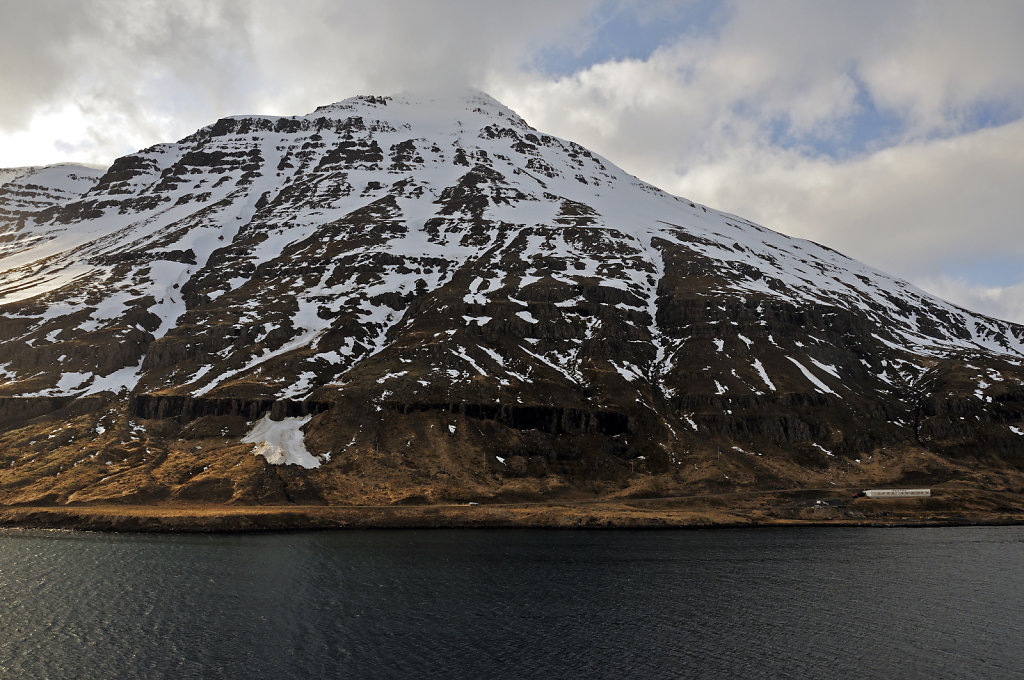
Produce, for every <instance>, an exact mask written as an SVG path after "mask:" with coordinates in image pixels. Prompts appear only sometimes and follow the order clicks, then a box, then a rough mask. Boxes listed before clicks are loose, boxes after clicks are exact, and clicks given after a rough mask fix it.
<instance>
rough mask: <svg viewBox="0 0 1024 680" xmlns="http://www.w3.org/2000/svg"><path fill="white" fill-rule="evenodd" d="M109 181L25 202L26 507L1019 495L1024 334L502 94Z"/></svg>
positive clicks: (5, 236) (199, 147) (6, 387)
mask: <svg viewBox="0 0 1024 680" xmlns="http://www.w3.org/2000/svg"><path fill="white" fill-rule="evenodd" d="M22 179H24V178H22ZM18 181H20V180H18ZM9 184H10V183H8V184H5V185H3V186H2V187H0V191H3V190H4V189H6V188H7V187H8V186H9ZM85 184H88V185H89V186H88V187H86V188H85V190H84V191H82V192H81V193H80V194H78V195H77V196H74V197H70V198H69V197H67V196H66V195H64V194H66V193H67V192H64V194H61V195H60V196H58V195H56V194H54V195H53V196H49V197H48V198H43V199H39V200H37V201H36V202H35V203H33V204H31V205H29V204H28V203H25V204H24V205H23V206H22V207H21V208H17V210H14V209H8V211H9V212H7V213H5V212H3V210H4V208H5V207H6V206H8V205H15V207H17V205H20V204H15V202H14V200H13V199H7V200H8V201H9V202H7V203H4V202H2V201H0V245H2V246H4V247H5V249H3V250H0V271H3V279H2V282H0V348H2V349H0V351H2V352H3V354H2V355H0V356H5V357H7V359H6V361H5V362H4V363H0V380H3V381H4V382H2V383H0V427H6V428H8V429H7V430H5V431H4V434H3V437H2V438H0V443H2V444H3V445H4V447H5V450H6V451H8V452H9V453H7V454H6V455H7V459H6V460H8V461H9V462H8V463H7V468H8V469H15V470H18V471H19V472H18V473H17V474H16V475H15V476H14V477H13V478H11V476H10V475H7V477H8V480H6V481H4V482H0V500H4V499H6V500H7V501H8V502H10V501H17V502H28V501H32V500H33V499H36V500H38V499H41V498H43V499H46V498H48V499H51V500H52V501H53V502H81V501H92V502H99V501H102V500H107V501H109V500H110V499H112V498H116V499H122V498H136V499H150V500H153V501H157V500H159V501H167V500H178V499H188V498H203V499H207V500H210V501H216V502H236V503H263V502H286V501H287V500H295V499H305V500H306V501H309V500H313V501H315V502H324V503H343V502H351V501H352V500H353V499H360V500H367V499H369V500H373V501H375V502H377V501H380V502H394V501H400V500H402V499H405V498H424V499H428V500H438V499H444V498H451V497H479V498H494V497H498V496H502V495H508V494H513V495H515V494H524V495H526V496H530V497H544V496H545V495H550V494H553V493H555V494H557V493H560V492H561V491H564V490H566V489H576V490H583V489H585V490H588V492H592V493H597V494H608V493H624V492H625V491H624V490H629V489H633V490H634V491H636V490H639V489H647V488H654V487H657V488H659V489H670V490H671V489H686V490H692V489H718V488H723V487H733V486H737V487H758V486H764V485H770V484H775V483H779V482H782V481H785V482H787V483H789V482H794V481H799V482H801V483H811V482H813V483H820V484H828V483H833V484H835V483H838V482H840V481H843V482H846V481H852V480H861V479H863V480H870V479H885V478H891V479H893V480H899V479H903V478H905V477H906V476H907V474H911V476H912V475H913V474H923V475H925V477H928V476H929V475H931V476H933V477H935V478H936V479H940V478H941V479H944V480H952V479H958V478H967V477H971V476H972V475H977V474H981V473H980V472H979V470H984V471H985V473H986V474H998V475H999V476H1001V477H1002V478H1005V479H1006V480H1010V479H1012V480H1018V474H1019V472H1020V468H1021V464H1022V459H1024V448H1022V447H1024V415H1022V406H1021V405H1022V403H1024V380H1022V375H1024V370H1022V365H1024V327H1022V326H1019V325H1016V324H1012V323H1009V322H1004V321H1000V320H997V319H992V318H990V317H985V316H983V315H979V314H974V313H972V312H969V311H968V310H964V309H962V308H959V307H957V306H955V305H952V304H950V303H946V302H944V301H941V300H939V299H937V298H935V297H933V296H930V295H928V294H927V293H924V292H923V291H920V290H919V289H917V288H915V287H913V286H911V285H909V284H907V283H906V282H904V281H901V280H899V279H897V278H894V277H891V276H889V275H887V274H884V273H882V272H879V271H877V270H874V269H872V268H870V267H868V266H866V265H863V264H861V263H858V262H856V261H854V260H851V259H850V258H847V257H846V256H844V255H841V254H839V253H837V252H835V251H833V250H831V249H829V248H827V247H825V246H821V245H818V244H815V243H813V242H810V241H805V240H801V239H794V238H791V237H787V236H784V235H782V234H779V233H777V232H773V231H771V230H768V229H765V228H764V227H761V226H759V225H756V224H754V223H752V222H750V221H748V220H745V219H743V218H739V217H736V216H732V215H727V214H725V213H720V212H718V211H715V210H713V209H711V208H709V207H707V206H703V205H700V204H697V203H695V202H692V201H689V200H687V199H683V198H679V197H674V196H670V195H669V194H666V193H665V192H663V191H661V190H660V189H657V188H655V187H653V186H651V185H649V184H647V183H644V182H642V181H641V180H638V179H637V178H635V177H633V176H632V175H629V174H628V173H625V172H624V171H622V170H621V169H619V168H617V167H616V166H615V165H614V164H612V163H611V162H610V161H608V160H607V159H604V158H602V157H600V156H599V155H597V154H594V153H592V152H590V151H588V150H586V149H584V148H583V147H581V146H579V145H578V144H575V143H573V142H568V141H565V140H561V139H558V138H555V137H552V136H550V135H545V134H543V133H541V132H539V131H537V130H535V129H533V128H532V127H530V126H529V125H528V124H527V123H526V122H525V121H524V120H523V119H522V118H520V117H519V116H518V115H517V114H515V113H514V112H512V111H511V110H510V109H508V108H507V107H504V106H503V105H501V104H500V103H498V102H496V101H495V100H493V99H492V98H490V97H488V96H486V95H483V94H482V93H471V94H468V95H460V96H456V97H447V98H435V100H434V101H433V103H429V102H426V101H424V98H423V97H422V96H420V97H394V98H386V97H372V96H371V97H355V98H351V99H348V100H343V101H342V102H337V103H335V104H331V105H328V106H326V107H320V108H319V109H317V110H316V111H314V112H312V113H310V114H306V115H304V116H231V117H227V118H222V119H220V120H218V121H216V122H215V123H213V124H211V125H208V126H205V127H203V128H200V129H199V130H198V131H196V132H195V133H193V134H192V135H189V136H187V137H185V138H183V139H182V140H180V141H179V142H177V143H173V144H158V145H155V146H153V147H150V148H148V149H144V150H142V151H140V152H138V153H136V154H131V155H128V156H125V157H122V158H120V159H117V160H116V161H115V162H114V163H113V164H112V165H111V167H110V168H109V169H108V170H107V171H106V172H105V173H103V174H102V176H99V177H91V176H90V177H89V178H88V179H87V180H83V184H82V186H84V185H85ZM0 199H3V197H2V196H0ZM47 201H49V202H47ZM26 418H28V425H24V424H23V423H24V421H25V420H26ZM61 423H64V424H63V425H62V424H61ZM69 432H73V433H74V434H68V433H69ZM50 435H53V437H52V438H51V437H50ZM41 437H42V438H41ZM67 437H70V439H68V441H67V442H65V443H63V444H61V445H60V446H58V447H53V446H52V441H53V439H64V438H67ZM83 437H84V438H85V439H86V442H84V443H83ZM47 442H49V443H47ZM76 442H77V443H76ZM195 446H199V447H202V448H201V450H202V451H203V452H204V453H203V454H202V455H201V456H198V457H197V454H196V453H195V450H196V449H195V448H194V447H195ZM254 449H257V450H258V452H259V453H261V454H262V455H260V456H254V455H253V450H254ZM723 449H725V450H726V451H727V454H726V460H725V462H722V456H721V451H722V450H723ZM111 451H117V452H118V453H117V454H110V452H111ZM154 452H156V453H154ZM122 454H123V455H122ZM712 456H713V458H712ZM104 457H108V458H110V460H109V461H108V460H100V459H101V458H104ZM40 458H43V459H45V461H46V462H45V463H42V464H41V463H40V462H39V461H40ZM922 458H923V459H924V460H923V461H922V460H918V459H922ZM272 460H273V461H276V462H278V463H285V464H284V465H274V464H272V463H270V461H272ZM869 461H871V462H869ZM880 461H884V462H880ZM3 462H4V460H3V459H0V465H2V464H3ZM108 462H109V465H108V464H107V463H108ZM303 462H304V463H306V464H305V465H304V464H302V463H303ZM115 463H116V464H117V468H116V469H117V470H118V474H117V475H108V474H106V473H108V472H110V469H109V468H110V467H112V466H114V465H115ZM200 463H203V464H202V465H200ZM287 463H294V464H287ZM40 465H42V467H40ZM69 467H70V468H73V469H74V470H75V473H74V475H73V477H74V480H75V481H73V482H69V483H67V484H66V485H65V484H64V483H63V481H62V480H59V479H57V477H58V476H59V475H56V474H53V473H54V472H61V473H62V474H67V470H68V468H69ZM922 470H923V472H922ZM186 473H187V474H186ZM12 479H13V481H12ZM1004 483H1007V484H1008V483H1011V482H1009V481H1005V482H1004ZM1013 483H1017V481H1014V482H1013ZM844 485H845V484H844ZM560 490H561V491H560Z"/></svg>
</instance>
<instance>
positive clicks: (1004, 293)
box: [914, 276, 1024, 323]
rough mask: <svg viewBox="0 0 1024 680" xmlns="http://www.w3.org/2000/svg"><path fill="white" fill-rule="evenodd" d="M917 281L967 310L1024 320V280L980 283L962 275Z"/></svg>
mask: <svg viewBox="0 0 1024 680" xmlns="http://www.w3.org/2000/svg"><path fill="white" fill-rule="evenodd" d="M914 283H915V284H917V285H918V286H920V287H921V288H924V289H925V290H928V291H931V292H932V293H934V294H935V295H938V296H939V297H941V298H943V299H946V300H949V301H950V302H953V303H955V304H958V305H960V306H961V307H964V308H966V309H970V310H973V311H976V312H981V313H982V314H988V315H989V316H994V317H996V318H999V319H1007V320H1009V321H1016V322H1017V323H1024V283H1020V284H1017V285H1016V286H1005V287H999V286H978V285H975V284H972V283H970V282H968V281H967V280H966V279H963V278H955V277H946V276H941V277H926V278H922V279H920V280H918V281H914Z"/></svg>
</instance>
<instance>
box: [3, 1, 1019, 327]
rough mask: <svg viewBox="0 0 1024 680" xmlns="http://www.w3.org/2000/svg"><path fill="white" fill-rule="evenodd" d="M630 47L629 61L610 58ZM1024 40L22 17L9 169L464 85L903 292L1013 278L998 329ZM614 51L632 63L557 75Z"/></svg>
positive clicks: (781, 5) (846, 20)
mask: <svg viewBox="0 0 1024 680" xmlns="http://www.w3.org/2000/svg"><path fill="white" fill-rule="evenodd" d="M709 7H710V9H709ZM688 17H693V19H692V20H690V19H689V18H688ZM694 22H697V23H694ZM667 25H672V26H678V27H679V29H678V32H677V33H676V34H675V38H674V39H673V38H672V37H671V34H666V33H665V32H664V30H662V29H664V26H667ZM617 27H627V28H628V29H629V30H630V31H631V33H630V36H629V41H631V43H630V45H629V48H628V49H610V48H608V47H607V41H609V40H614V39H615V35H616V34H615V30H617ZM645 31H647V32H646V33H645ZM1022 34H1024V4H1021V3H1019V2H1016V1H1014V0H1007V1H999V0H989V1H988V2H985V3H983V4H971V5H969V4H967V3H963V2H958V1H956V0H903V1H901V2H890V1H888V0H886V1H882V0H863V1H862V2H857V3H835V2H829V3H826V2H817V1H812V2H807V1H798V0H773V1H772V2H729V1H728V0H723V1H722V2H720V3H717V4H716V3H712V2H711V1H710V0H687V1H686V2H666V1H665V0H646V1H645V2H642V3H632V2H624V1H623V0H566V1H565V2H559V3H550V2H547V1H542V0H523V1H522V2H518V3H503V4H496V3H480V2H475V1H471V0H437V1H436V2H430V3H425V2H415V1H413V0H405V1H403V0H394V1H392V2H384V1H378V2H355V1H350V2H334V1H331V0H294V1H293V2H289V3H283V2H278V1H276V0H250V1H248V2H244V3H243V2H230V1H228V0H208V1H201V0H179V1H177V2H173V3H170V2H161V1H158V0H92V1H82V0H47V1H43V2H32V3H27V2H26V3H11V2H8V3H4V4H2V5H0V58H2V59H3V63H4V64H5V68H4V69H3V70H2V71H0V91H3V92H4V94H5V96H4V97H3V98H2V99H0V165H15V164H27V163H42V162H54V161H58V160H68V159H69V158H68V156H69V155H71V156H72V159H74V160H82V161H92V162H104V161H106V162H109V161H110V160H111V159H112V158H113V157H114V156H116V155H120V154H123V153H128V152H130V151H133V150H135V149H137V148H141V147H144V146H148V145H150V144H153V143H156V142H159V141H166V140H169V139H177V138H180V137H182V136H184V135H186V134H188V133H190V132H191V131H193V130H194V129H196V128H197V127H200V126H201V125H205V124H207V123H209V122H211V121H213V120H215V119H216V118H218V117H220V116H224V115H231V114H237V113H255V112H259V113H270V114H275V113H276V114H295V113H304V112H307V111H311V110H312V109H313V108H315V107H316V106H318V105H321V104H326V103H329V102H332V101H336V100H339V99H342V98H345V97H348V96H351V95H353V94H358V93H376V94H387V93H391V92H395V91H399V90H406V89H438V88H446V87H450V86H465V85H471V86H476V87H480V88H482V89H485V90H488V91H490V92H491V93H492V94H494V95H496V96H497V97H498V98H499V99H501V100H503V101H504V102H505V103H506V104H508V105H510V106H511V107H512V108H514V109H516V110H517V111H518V112H519V113H521V114H522V115H523V116H524V117H525V118H526V119H527V120H528V121H530V122H531V123H532V124H534V125H535V126H537V127H539V128H541V129H544V130H545V131H549V132H552V133H554V134H557V135H559V136H562V137H567V138H570V139H573V140H575V141H578V142H580V143H582V144H584V145H585V146H588V147H590V148H592V149H594V150H595V151H597V152H599V153H601V154H603V155H605V156H607V157H608V158H610V159H611V160H612V161H613V162H615V163H617V164H619V165H621V166H623V167H624V168H625V169H626V170H628V171H630V172H632V173H634V174H636V175H638V176H640V177H643V178H644V179H646V180H648V181H651V182H653V183H654V184H657V185H659V186H661V187H663V188H665V189H667V190H669V191H671V192H673V193H677V194H680V195H684V196H687V197H689V198H692V199H695V200H698V201H701V202H704V203H707V204H710V205H714V206H716V207H719V208H721V209H723V210H726V211H729V212H734V213H738V214H741V215H744V216H745V217H749V218H751V219H754V220H757V221H759V222H761V223H763V224H765V225H766V226H769V227H772V228H776V229H779V230H781V231H784V232H787V233H791V234H794V235H799V236H804V237H807V238H812V239H814V240H816V241H820V242H822V243H824V244H826V245H830V246H833V247H836V248H838V249H840V250H842V251H844V252H847V253H848V254H849V255H851V256H854V257H856V258H858V259H861V260H863V261H865V262H867V263H868V264H872V265H874V266H877V267H879V268H881V269H884V270H887V271H890V272H892V273H895V274H897V275H901V276H904V277H907V278H910V279H911V280H914V281H927V282H934V281H940V282H941V281H946V282H947V283H943V284H941V285H943V286H952V284H948V281H956V280H957V276H960V275H961V273H962V272H963V271H965V270H971V271H974V270H977V269H979V268H980V267H983V266H984V263H985V262H990V261H991V262H996V261H998V262H1000V263H1002V264H1000V265H999V266H998V267H997V268H996V269H998V270H999V271H996V272H995V275H992V276H990V277H989V278H990V280H987V281H986V282H985V283H986V284H992V285H995V286H998V287H999V290H1002V291H1005V292H1003V293H1000V294H999V295H998V296H995V297H992V296H989V298H984V296H981V297H979V295H980V294H977V295H975V297H974V298H972V299H976V300H979V301H983V300H988V302H986V303H985V304H988V305H990V307H987V308H986V309H996V308H997V306H998V305H1003V306H1002V307H999V309H1003V310H1004V311H1003V312H1000V313H999V314H997V315H1003V316H1006V315H1007V314H1012V313H1016V312H1014V311H1013V310H1014V309H1016V308H1015V307H1014V306H1013V305H1014V304H1015V303H1010V302H1007V301H1008V300H1011V299H1013V297H1014V296H1015V295H1020V294H1021V291H1020V290H1019V287H1017V286H1016V284H1017V283H1018V282H1019V281H1020V279H1021V276H1022V275H1024V272H1022V271H1020V270H1019V269H1013V267H1012V266H1010V265H1007V264H1006V263H1007V262H1012V261H1013V258H1017V261H1024V246H1022V245H1021V243H1022V241H1024V240H1022V239H1020V238H1019V235H1018V232H1019V230H1020V226H1021V221H1020V218H1019V217H1018V211H1017V206H1016V204H1015V199H1016V194H1017V193H1018V191H1019V189H1018V188H1017V186H1016V185H1017V184H1019V179H1020V177H1022V176H1024V120H1022V116H1024V69H1021V68H1020V64H1022V63H1024V41H1021V40H1020V36H1021V35H1022ZM645 36H647V37H648V38H649V39H650V41H651V49H642V47H643V41H644V39H645ZM666 36H667V37H666ZM612 47H613V48H614V45H613V46H612ZM602 50H603V53H605V54H617V55H619V54H629V55H633V56H635V57H636V58H616V59H604V60H600V61H595V62H593V63H587V64H586V65H585V67H584V68H580V69H578V70H576V71H574V72H567V71H560V70H558V69H548V64H546V63H545V61H544V60H545V59H546V58H551V59H554V58H555V57H552V56H551V55H557V54H562V55H565V54H572V55H577V56H578V57H579V56H581V55H582V56H587V55H591V56H589V57H588V58H592V57H593V56H594V55H600V54H602ZM563 62H566V63H578V62H573V61H572V60H563ZM8 65H10V67H6V66H8ZM552 72H558V73H562V74H563V75H560V76H557V77H556V76H552V75H550V74H551V73H552ZM48 130H49V132H47V131H48ZM42 139H45V140H46V141H45V142H44V143H43V145H40V142H39V141H38V140H42ZM34 140H35V141H34ZM965 263H966V265H965ZM966 281H967V283H966V284H965V285H966V286H974V287H975V289H977V290H981V288H979V287H978V286H979V285H980V284H979V282H978V281H977V280H970V279H967V280H966ZM929 285H933V284H931V283H929ZM934 285H936V286H939V285H940V284H938V283H936V284H934ZM948 289H949V290H958V289H955V287H949V288H948ZM936 290H937V291H938V290H939V289H938V288H936ZM943 290H946V288H943ZM985 290H988V289H985ZM957 294H959V293H957ZM965 299H966V298H965ZM993 305H994V306H993Z"/></svg>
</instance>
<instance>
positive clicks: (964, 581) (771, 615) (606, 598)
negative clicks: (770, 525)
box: [0, 527, 1024, 680]
mask: <svg viewBox="0 0 1024 680" xmlns="http://www.w3.org/2000/svg"><path fill="white" fill-rule="evenodd" d="M0 597H2V602H0V677H3V678H62V679H63V678H274V679H275V680H283V679H285V678H388V677H408V678H422V677H440V678H627V677H628V678H679V677H699V678H733V677H764V678H917V677H920V678H1022V677H1024V670H1022V669H1024V612H1022V610H1024V527H988V528H948V529H947V528H943V529H770V530H727V531H709V532H686V531H678V532H673V531H652V532H625V531H624V532H586V531H550V532H537V531H390V532H387V531H379V532H378V531H374V532H355V531H353V532H342V533H307V534H279V535H258V536H134V535H102V534H73V533H62V532H3V533H0Z"/></svg>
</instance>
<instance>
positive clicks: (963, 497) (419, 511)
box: [0, 486, 1024, 532]
mask: <svg viewBox="0 0 1024 680" xmlns="http://www.w3.org/2000/svg"><path fill="white" fill-rule="evenodd" d="M855 491H856V490H855V489H837V488H830V489H788V490H780V491H767V492H765V491H755V492H734V493H721V494H710V495H708V494H704V495H693V496H678V497H667V498H632V499H614V500H609V499H580V500H572V501H562V502H537V503H489V504H477V503H462V504H437V505H351V506H324V505H266V506H225V505H211V504H200V503H195V504H189V503H168V504H160V505H65V506H32V505H26V506H3V507H0V526H5V527H11V526H15V527H31V528H52V529H78V530H92V531H137V532H253V531H282V530H310V529H355V528H549V529H571V528H589V529H593V528H607V529H613V528H624V529H625V528H645V529H654V528H713V527H770V526H875V527H878V526H956V525H984V524H1024V497H1022V495H1021V494H1020V493H1015V492H1005V491H1004V492H992V491H990V492H985V491H978V490H975V489H963V488H957V487H955V486H949V487H945V488H941V489H935V490H933V494H934V495H933V497H931V498H926V499H896V500H892V499H890V500H876V499H867V498H853V494H854V493H855Z"/></svg>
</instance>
